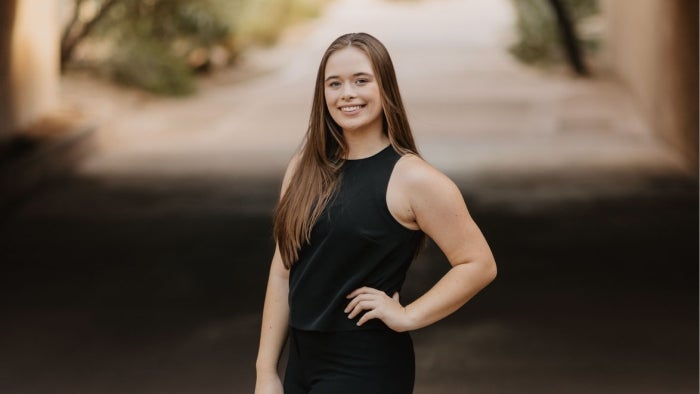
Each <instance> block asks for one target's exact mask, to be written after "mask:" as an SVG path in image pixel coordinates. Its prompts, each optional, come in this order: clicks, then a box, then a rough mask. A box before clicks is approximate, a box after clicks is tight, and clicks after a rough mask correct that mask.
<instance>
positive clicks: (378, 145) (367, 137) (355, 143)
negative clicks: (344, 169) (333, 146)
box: [343, 128, 389, 160]
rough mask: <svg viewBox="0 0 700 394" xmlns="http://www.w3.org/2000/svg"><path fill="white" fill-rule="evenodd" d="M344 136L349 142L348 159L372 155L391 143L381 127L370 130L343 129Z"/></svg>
mask: <svg viewBox="0 0 700 394" xmlns="http://www.w3.org/2000/svg"><path fill="white" fill-rule="evenodd" d="M343 136H344V137H345V141H346V142H347V144H348V156H347V159H350V160H355V159H362V158H365V157H369V156H372V155H373V154H375V153H377V152H379V151H380V150H382V148H384V147H386V146H387V145H388V144H389V137H387V136H386V135H385V134H384V132H383V131H382V130H381V128H379V129H375V130H372V131H369V130H364V131H360V130H350V131H346V130H343Z"/></svg>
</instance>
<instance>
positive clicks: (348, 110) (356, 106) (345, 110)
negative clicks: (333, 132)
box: [340, 105, 360, 112]
mask: <svg viewBox="0 0 700 394" xmlns="http://www.w3.org/2000/svg"><path fill="white" fill-rule="evenodd" d="M358 109H360V106H359V105H354V106H352V107H341V108H340V110H341V111H343V112H352V111H357V110H358Z"/></svg>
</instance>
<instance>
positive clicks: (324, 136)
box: [273, 33, 418, 268]
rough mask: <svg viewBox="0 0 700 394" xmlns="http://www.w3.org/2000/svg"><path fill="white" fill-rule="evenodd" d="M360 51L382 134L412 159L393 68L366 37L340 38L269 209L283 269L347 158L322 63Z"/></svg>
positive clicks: (330, 50)
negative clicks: (376, 96) (369, 71)
mask: <svg viewBox="0 0 700 394" xmlns="http://www.w3.org/2000/svg"><path fill="white" fill-rule="evenodd" d="M347 47H355V48H358V49H360V50H362V51H363V52H364V53H365V55H367V57H368V58H369V60H370V63H371V64H372V68H373V72H374V74H375V78H376V80H377V83H378V85H379V92H380V97H381V104H382V126H383V127H382V128H383V132H384V133H385V134H386V135H387V137H388V138H389V141H390V143H391V145H392V147H393V148H394V150H396V151H397V152H398V153H399V154H401V155H405V154H408V153H412V154H416V155H418V150H417V148H416V144H415V141H414V139H413V133H412V132H411V127H410V126H409V124H408V117H407V116H406V111H405V109H404V106H403V101H402V100H401V94H400V93H399V85H398V82H397V80H396V73H395V71H394V65H393V63H392V61H391V57H390V56H389V52H388V51H387V50H386V48H385V47H384V45H383V44H382V43H381V42H380V41H379V40H377V39H376V38H374V37H373V36H371V35H369V34H367V33H349V34H344V35H342V36H340V37H338V38H337V39H335V41H333V42H332V43H331V45H330V46H329V47H328V49H326V52H325V53H324V54H323V57H322V58H321V64H320V65H319V68H318V74H317V76H316V84H315V88H314V97H313V103H312V107H311V116H310V118H309V126H308V129H307V131H306V135H305V137H304V141H303V143H302V146H301V149H300V152H299V154H298V156H299V157H298V165H297V167H296V171H295V172H294V173H293V175H292V177H291V180H290V182H289V186H288V187H287V190H286V192H285V193H284V195H283V196H282V197H281V198H280V201H279V203H278V204H277V208H276V209H275V219H274V229H273V233H274V238H275V240H276V241H277V243H278V246H279V250H280V254H281V257H282V261H283V263H284V266H285V267H286V268H290V267H291V266H292V264H294V262H295V261H296V260H297V259H298V258H299V249H300V248H301V247H302V245H304V244H305V243H308V242H309V240H310V238H311V230H312V228H313V226H314V224H315V223H316V220H317V219H318V218H319V216H320V215H321V213H322V212H323V209H324V208H325V206H326V205H327V204H328V201H329V200H330V199H331V197H332V196H333V193H334V192H335V190H336V188H337V185H338V183H339V180H340V169H341V168H342V166H343V163H344V162H345V158H346V157H347V154H348V145H347V142H346V140H345V138H344V136H343V130H342V129H341V127H340V126H338V124H337V123H336V122H335V121H334V120H333V118H332V117H331V114H330V112H329V111H328V107H327V106H326V102H325V91H324V76H325V72H326V63H327V62H328V58H329V57H330V56H331V55H332V54H333V53H335V52H336V51H338V50H340V49H344V48H347Z"/></svg>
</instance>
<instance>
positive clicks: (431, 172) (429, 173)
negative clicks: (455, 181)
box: [394, 153, 452, 188]
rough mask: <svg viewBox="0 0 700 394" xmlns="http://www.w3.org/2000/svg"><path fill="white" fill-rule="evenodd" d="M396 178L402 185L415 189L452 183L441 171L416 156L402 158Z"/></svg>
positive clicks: (407, 155) (396, 170) (396, 171)
mask: <svg viewBox="0 0 700 394" xmlns="http://www.w3.org/2000/svg"><path fill="white" fill-rule="evenodd" d="M394 172H395V176H396V178H397V180H399V181H400V182H401V183H403V184H405V185H407V186H410V187H411V188H415V187H419V188H422V187H433V186H435V185H436V183H438V184H439V183H445V182H447V183H452V181H451V180H450V179H449V178H448V177H447V176H446V175H445V174H443V173H442V172H441V171H440V170H438V169H436V168H435V167H433V166H432V165H431V164H430V163H428V162H427V161H425V159H423V158H422V157H420V156H418V155H415V154H411V153H409V154H405V155H403V156H401V158H400V159H399V161H398V163H396V167H395V170H394Z"/></svg>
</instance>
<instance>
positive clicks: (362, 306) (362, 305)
mask: <svg viewBox="0 0 700 394" xmlns="http://www.w3.org/2000/svg"><path fill="white" fill-rule="evenodd" d="M374 308H375V304H374V303H372V302H370V301H361V302H359V303H358V304H357V306H355V308H353V310H352V312H350V314H349V315H348V319H352V318H354V317H355V316H357V315H359V314H360V312H362V311H364V310H371V309H374Z"/></svg>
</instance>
